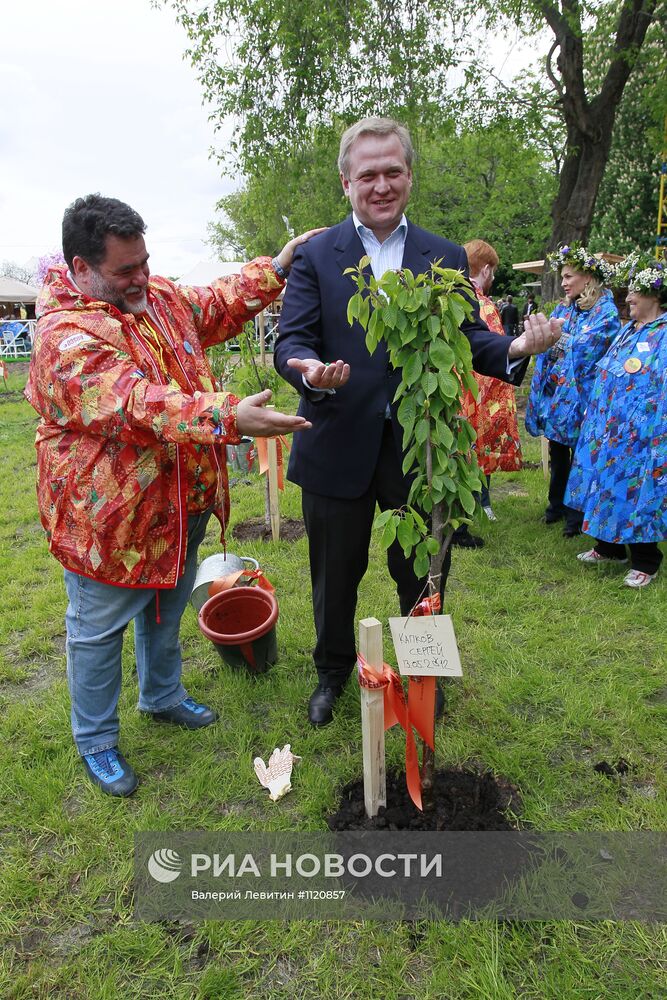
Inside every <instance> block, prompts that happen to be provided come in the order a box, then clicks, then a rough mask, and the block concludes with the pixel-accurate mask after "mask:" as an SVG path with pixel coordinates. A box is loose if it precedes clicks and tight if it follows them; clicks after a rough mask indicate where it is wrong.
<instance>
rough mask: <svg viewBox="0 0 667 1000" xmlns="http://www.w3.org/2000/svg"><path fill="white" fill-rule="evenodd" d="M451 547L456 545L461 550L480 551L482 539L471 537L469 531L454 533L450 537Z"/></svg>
mask: <svg viewBox="0 0 667 1000" xmlns="http://www.w3.org/2000/svg"><path fill="white" fill-rule="evenodd" d="M452 545H458V546H460V548H462V549H481V548H483V546H484V539H483V538H480V537H479V536H478V535H471V534H470V532H469V531H461V532H457V531H455V532H454V534H453V535H452Z"/></svg>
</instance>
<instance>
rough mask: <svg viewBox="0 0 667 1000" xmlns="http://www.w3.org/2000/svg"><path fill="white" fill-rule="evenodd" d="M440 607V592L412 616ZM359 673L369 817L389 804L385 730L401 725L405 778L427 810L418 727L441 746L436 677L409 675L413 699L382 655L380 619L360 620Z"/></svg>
mask: <svg viewBox="0 0 667 1000" xmlns="http://www.w3.org/2000/svg"><path fill="white" fill-rule="evenodd" d="M439 610H440V595H439V594H435V595H433V596H432V597H426V598H424V599H423V600H422V601H420V602H419V603H418V604H417V605H416V607H415V609H414V610H413V612H412V616H413V617H414V616H420V615H433V614H434V613H437V612H438V611H439ZM359 649H360V652H359V653H358V654H357V675H358V680H359V686H360V688H361V728H362V743H363V773H364V800H365V806H366V813H367V815H368V816H371V817H372V816H375V815H377V812H378V809H379V808H380V806H386V804H387V791H386V773H385V754H384V733H385V731H386V730H387V729H391V727H392V726H395V725H396V724H397V723H398V724H399V725H400V726H401V728H402V729H403V730H404V731H405V777H406V784H407V787H408V792H409V794H410V798H411V799H412V801H413V802H414V804H415V805H416V807H417V808H418V809H419V810H421V809H422V808H423V805H422V782H421V775H420V769H419V756H418V753H417V747H416V744H415V738H414V733H413V727H414V729H416V730H417V732H418V733H419V735H420V736H421V738H422V740H423V742H424V747H425V748H426V747H428V748H429V749H430V750H431V752H433V751H434V749H435V691H436V687H435V685H436V679H435V677H409V678H408V697H407V702H406V698H405V691H404V689H403V683H402V681H401V678H400V677H399V675H398V674H397V673H396V671H395V670H394V669H393V668H392V667H390V666H389V665H388V664H387V663H384V661H383V659H382V625H381V623H380V622H379V621H378V620H377V619H376V618H366V619H364V620H363V621H361V622H360V623H359Z"/></svg>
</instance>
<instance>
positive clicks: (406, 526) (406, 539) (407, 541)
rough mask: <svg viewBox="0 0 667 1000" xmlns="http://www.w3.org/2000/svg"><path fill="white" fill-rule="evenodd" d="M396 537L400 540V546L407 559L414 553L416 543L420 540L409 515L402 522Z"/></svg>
mask: <svg viewBox="0 0 667 1000" xmlns="http://www.w3.org/2000/svg"><path fill="white" fill-rule="evenodd" d="M396 537H397V538H398V541H399V544H400V546H401V548H402V549H403V553H404V555H405V557H406V559H407V557H408V556H409V555H410V553H411V552H412V549H413V547H414V545H415V543H416V542H417V541H418V540H419V535H418V534H417V532H416V531H415V529H414V526H413V524H412V520H411V519H410V520H409V519H408V516H407V515H406V516H405V517H404V518H403V519H402V520H401V523H400V524H399V526H398V530H397V532H396Z"/></svg>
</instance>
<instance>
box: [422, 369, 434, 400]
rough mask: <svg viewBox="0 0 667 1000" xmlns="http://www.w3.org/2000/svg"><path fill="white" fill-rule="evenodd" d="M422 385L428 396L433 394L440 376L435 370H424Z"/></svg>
mask: <svg viewBox="0 0 667 1000" xmlns="http://www.w3.org/2000/svg"><path fill="white" fill-rule="evenodd" d="M421 387H422V389H423V390H424V392H425V393H426V395H427V396H432V395H433V393H434V392H435V391H436V390H437V388H438V376H437V375H436V373H435V372H424V374H423V375H422V379H421Z"/></svg>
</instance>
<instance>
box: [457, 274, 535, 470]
mask: <svg viewBox="0 0 667 1000" xmlns="http://www.w3.org/2000/svg"><path fill="white" fill-rule="evenodd" d="M473 288H474V289H475V291H476V293H477V298H478V300H479V314H480V316H481V318H482V319H483V320H484V322H485V323H486V325H487V326H488V328H489V330H491V331H492V333H498V334H500V335H501V336H505V331H504V330H503V324H502V321H501V319H500V314H499V313H498V310H497V309H496V307H495V306H494V304H493V302H492V301H491V299H490V298H489V297H488V296H486V295H484V293H483V292H482V290H481V289H480V288H479V287H478V286H477V285H476V284H475V283H474V282H473ZM473 374H474V376H475V380H476V382H477V386H478V395H477V399H474V397H473V395H472V393H471V392H466V394H465V396H464V398H463V407H462V410H463V415H464V417H466V419H467V420H469V421H470V423H471V424H472V426H473V427H474V428H475V430H476V431H477V441H476V442H475V451H476V452H477V461H478V463H479V467H480V469H481V470H482V472H483V473H484V475H491V473H492V472H498V471H502V472H513V471H515V470H518V469H521V468H522V464H523V463H522V460H521V441H520V439H519V428H518V425H517V416H516V397H515V395H514V386H512V385H508V384H507V383H506V382H501V381H500V379H497V378H490V377H489V376H487V375H478V374H477V372H473Z"/></svg>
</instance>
